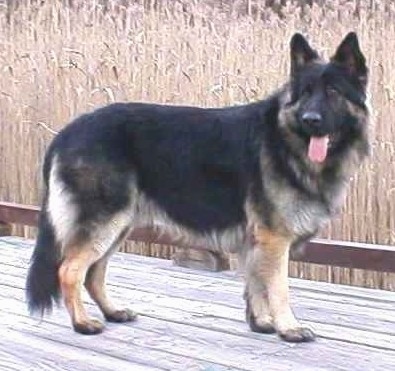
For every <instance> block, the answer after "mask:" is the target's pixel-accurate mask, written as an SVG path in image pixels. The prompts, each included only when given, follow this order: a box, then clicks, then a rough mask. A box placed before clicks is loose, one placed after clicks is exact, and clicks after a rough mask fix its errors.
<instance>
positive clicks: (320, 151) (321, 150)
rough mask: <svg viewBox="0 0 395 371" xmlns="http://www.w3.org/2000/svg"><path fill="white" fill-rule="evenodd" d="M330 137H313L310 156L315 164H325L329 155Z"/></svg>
mask: <svg viewBox="0 0 395 371" xmlns="http://www.w3.org/2000/svg"><path fill="white" fill-rule="evenodd" d="M328 142H329V136H328V135H326V136H325V137H311V138H310V143H309V151H308V156H309V159H310V160H311V161H313V162H324V161H325V159H326V155H327V153H328Z"/></svg>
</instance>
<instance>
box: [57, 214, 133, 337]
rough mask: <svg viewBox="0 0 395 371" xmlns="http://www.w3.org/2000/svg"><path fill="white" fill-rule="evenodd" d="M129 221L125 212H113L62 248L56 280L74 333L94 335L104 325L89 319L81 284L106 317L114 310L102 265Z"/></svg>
mask: <svg viewBox="0 0 395 371" xmlns="http://www.w3.org/2000/svg"><path fill="white" fill-rule="evenodd" d="M129 222H130V218H129V216H128V215H127V213H119V214H116V215H113V216H112V217H111V218H110V217H109V218H108V220H107V221H105V222H103V221H102V222H100V223H99V222H98V223H95V227H94V229H92V228H90V229H91V230H90V232H89V235H88V236H84V237H83V238H81V242H79V243H76V242H75V241H76V240H78V238H74V242H73V243H69V244H68V245H67V246H65V247H64V248H63V256H64V258H63V261H62V264H61V266H60V269H59V281H60V286H61V289H62V294H63V297H64V300H65V304H66V307H67V309H68V311H69V313H70V316H71V320H72V323H73V327H74V329H75V331H77V332H80V333H82V334H96V333H99V332H101V331H102V330H103V328H104V325H103V324H102V323H101V322H100V321H98V320H96V319H91V318H89V317H88V315H87V313H86V311H85V308H84V306H83V303H82V299H81V289H82V286H83V284H84V283H85V286H86V287H87V289H88V292H89V294H90V295H91V296H92V298H93V299H94V300H95V301H96V302H97V303H98V305H99V306H100V308H101V309H102V310H103V309H104V314H105V315H107V316H108V315H110V314H111V313H114V312H113V308H112V306H111V305H110V304H109V301H108V299H107V296H106V294H105V292H104V277H105V270H106V269H105V268H106V266H107V261H108V259H109V258H110V256H111V253H112V252H113V251H114V250H115V248H116V247H117V246H118V244H119V242H120V241H121V240H122V239H123V238H124V235H126V232H125V230H127V227H128V225H129ZM107 316H106V317H107ZM130 317H131V316H130Z"/></svg>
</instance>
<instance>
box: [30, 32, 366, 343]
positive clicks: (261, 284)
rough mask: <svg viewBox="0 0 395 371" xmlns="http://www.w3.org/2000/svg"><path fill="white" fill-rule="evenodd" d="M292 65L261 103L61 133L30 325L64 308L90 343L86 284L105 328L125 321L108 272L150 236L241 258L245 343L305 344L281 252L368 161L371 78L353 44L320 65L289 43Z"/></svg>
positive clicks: (121, 109)
mask: <svg viewBox="0 0 395 371" xmlns="http://www.w3.org/2000/svg"><path fill="white" fill-rule="evenodd" d="M290 56H291V68H290V79H289V81H288V82H287V83H285V84H284V86H283V87H281V88H280V89H279V90H277V91H275V92H274V93H273V94H272V95H270V96H268V97H267V98H266V99H264V100H262V101H258V102H254V103H249V104H246V105H240V106H232V107H225V108H198V107H182V106H169V105H156V104H145V103H114V104H111V105H108V106H105V107H102V108H99V109H97V110H95V111H93V112H91V113H88V114H84V115H82V116H80V117H78V118H76V119H75V120H74V121H73V122H71V123H70V124H69V125H67V126H66V127H65V128H64V129H63V130H62V131H61V132H60V133H59V134H58V135H57V136H56V137H55V138H54V140H53V141H52V143H51V144H50V146H49V148H48V151H47V153H46V157H45V161H44V166H43V176H44V183H45V192H44V196H43V204H42V210H41V214H40V219H39V231H38V237H37V242H36V245H35V249H34V252H33V255H32V260H31V264H30V267H29V272H28V277H27V283H26V293H27V294H26V295H27V302H28V306H29V310H30V312H31V313H32V314H33V313H35V312H38V313H40V314H41V316H43V315H44V314H46V313H48V312H51V309H52V306H53V304H54V303H56V302H59V300H60V297H61V296H63V298H64V303H65V306H66V307H67V310H68V312H69V314H70V317H71V322H72V325H73V327H74V330H75V331H77V332H79V333H82V334H97V333H100V332H101V331H103V328H104V324H103V323H102V322H101V321H99V320H97V319H94V318H90V317H89V316H88V314H87V312H86V310H85V308H84V305H83V302H82V299H81V289H82V286H83V285H85V288H86V289H87V291H88V293H89V294H90V296H91V297H92V299H93V300H94V302H95V303H97V305H98V306H99V308H100V309H101V311H102V313H103V315H104V318H105V319H106V320H107V321H110V322H127V321H132V320H134V319H135V317H136V314H135V313H134V312H133V311H131V310H129V309H119V308H117V307H115V306H114V305H113V304H112V302H111V301H110V299H109V298H108V296H107V293H106V291H105V276H106V269H107V264H108V261H109V259H110V257H111V255H112V254H113V253H114V252H115V251H116V250H117V248H118V246H119V245H120V244H121V243H122V242H123V241H124V240H125V238H126V237H127V235H128V233H129V232H130V231H131V230H132V229H133V228H136V227H141V226H156V227H158V228H160V229H161V230H164V231H166V232H169V231H170V232H171V233H173V234H177V235H178V236H180V238H182V239H183V240H184V241H188V242H189V243H199V245H200V246H201V245H202V242H204V245H205V246H207V248H210V250H214V251H224V252H233V253H238V255H239V256H240V260H241V262H242V264H243V266H244V268H245V293H244V298H245V301H246V319H247V323H248V324H249V327H250V328H251V330H252V331H255V332H259V333H274V332H277V333H278V335H279V336H280V337H281V338H282V339H284V340H285V341H288V342H307V341H312V340H313V339H314V338H315V335H314V332H313V331H312V330H311V329H310V328H308V327H305V326H303V325H301V324H300V323H299V322H298V321H297V320H296V318H295V316H294V314H293V312H292V310H291V308H290V304H289V289H288V283H287V276H288V260H289V251H290V249H291V248H294V247H296V246H299V245H301V244H303V243H304V242H306V241H307V240H309V239H310V238H311V237H312V236H314V235H315V234H316V233H317V232H318V231H319V230H320V229H321V228H322V227H323V226H324V225H325V224H326V223H327V222H328V221H329V220H330V218H331V217H332V216H333V215H336V213H338V211H339V208H340V207H341V205H342V202H343V199H344V195H345V191H346V188H347V184H348V182H349V179H350V177H351V176H352V175H353V174H354V172H355V171H356V169H357V168H358V166H359V165H360V163H361V162H362V160H363V159H364V158H365V157H366V156H367V155H368V154H369V140H368V123H369V109H368V105H367V82H368V68H367V66H366V60H365V57H364V55H363V54H362V52H361V50H360V46H359V42H358V38H357V36H356V34H355V33H353V32H351V33H349V34H348V35H347V36H346V37H345V38H344V39H343V41H342V42H341V43H340V44H339V46H338V48H337V50H336V51H335V54H334V55H333V57H332V58H331V59H330V60H329V61H324V60H323V59H322V58H320V57H319V55H318V53H317V52H316V51H315V50H314V49H312V47H311V46H310V45H309V43H308V41H307V40H306V39H305V38H304V37H303V36H302V35H301V34H299V33H296V34H295V35H294V36H293V37H292V38H291V41H290Z"/></svg>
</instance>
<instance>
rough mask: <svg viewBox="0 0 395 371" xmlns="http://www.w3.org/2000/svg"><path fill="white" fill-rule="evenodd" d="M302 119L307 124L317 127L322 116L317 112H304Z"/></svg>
mask: <svg viewBox="0 0 395 371" xmlns="http://www.w3.org/2000/svg"><path fill="white" fill-rule="evenodd" d="M302 120H303V122H304V123H305V124H307V125H309V126H313V127H317V126H319V125H320V123H321V121H322V116H321V115H320V114H319V113H318V112H305V113H304V114H303V116H302Z"/></svg>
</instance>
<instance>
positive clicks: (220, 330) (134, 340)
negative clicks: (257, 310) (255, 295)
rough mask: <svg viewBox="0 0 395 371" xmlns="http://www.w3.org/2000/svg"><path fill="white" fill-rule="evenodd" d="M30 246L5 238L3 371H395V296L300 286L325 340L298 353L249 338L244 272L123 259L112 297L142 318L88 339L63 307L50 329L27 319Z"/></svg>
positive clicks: (273, 339)
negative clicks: (75, 328)
mask: <svg viewBox="0 0 395 371" xmlns="http://www.w3.org/2000/svg"><path fill="white" fill-rule="evenodd" d="M31 248H32V242H31V241H27V240H22V239H18V238H13V237H6V238H5V237H4V238H0V288H1V291H0V370H7V371H8V370H18V371H19V370H73V371H82V370H111V371H115V370H133V371H134V370H136V371H138V370H202V371H203V370H206V371H217V370H218V371H219V370H353V371H354V370H355V371H356V370H363V371H365V370H366V371H367V370H369V371H370V370H380V371H382V370H383V371H384V370H395V293H390V292H384V291H379V290H368V289H361V288H352V287H345V286H339V285H333V284H324V283H316V282H309V281H302V280H291V288H292V302H293V305H294V308H295V311H296V314H297V316H298V317H299V318H300V319H301V320H302V321H303V322H304V323H306V324H309V325H311V326H312V327H314V329H315V330H316V333H317V334H318V339H317V341H316V342H315V343H309V344H296V345H294V344H287V343H284V342H282V341H280V340H279V339H278V338H277V336H276V335H259V334H254V333H251V332H250V331H249V330H248V328H247V325H246V324H245V322H244V303H243V300H242V291H243V287H242V286H243V285H242V281H241V279H240V277H237V276H236V274H235V273H208V272H201V271H193V270H189V269H182V268H179V267H174V266H173V265H172V263H171V262H170V261H166V260H158V259H153V258H146V257H139V256H135V255H129V254H117V255H116V256H115V257H114V259H113V260H112V262H113V263H112V267H111V269H110V275H109V284H110V286H109V289H110V292H111V294H112V296H113V297H114V298H115V299H116V300H117V302H119V303H120V304H123V305H126V306H130V307H131V308H132V309H134V310H136V311H138V312H139V313H140V316H139V319H138V320H137V321H136V322H134V323H130V324H126V325H125V324H123V325H119V324H108V325H107V329H106V331H105V332H104V333H103V334H101V335H97V336H93V337H87V336H83V335H78V334H76V333H74V332H72V330H71V328H70V325H69V318H68V315H67V314H66V311H65V309H64V308H60V309H56V310H55V311H54V313H53V315H52V316H51V317H47V318H45V319H44V320H43V321H42V322H40V321H39V320H37V319H34V318H30V317H29V316H28V315H27V310H26V306H25V303H24V290H23V287H24V280H25V275H26V268H27V265H28V261H29V258H30V254H31ZM87 302H88V303H89V304H88V308H89V311H90V312H91V313H92V314H94V315H97V316H99V313H98V310H97V309H96V307H94V306H93V305H92V304H91V302H90V301H89V300H88V299H87Z"/></svg>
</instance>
